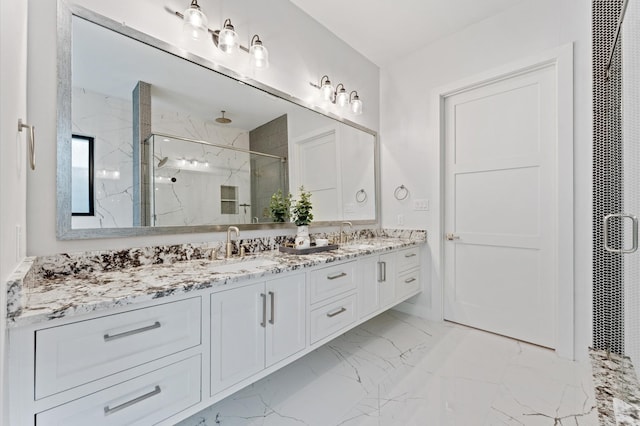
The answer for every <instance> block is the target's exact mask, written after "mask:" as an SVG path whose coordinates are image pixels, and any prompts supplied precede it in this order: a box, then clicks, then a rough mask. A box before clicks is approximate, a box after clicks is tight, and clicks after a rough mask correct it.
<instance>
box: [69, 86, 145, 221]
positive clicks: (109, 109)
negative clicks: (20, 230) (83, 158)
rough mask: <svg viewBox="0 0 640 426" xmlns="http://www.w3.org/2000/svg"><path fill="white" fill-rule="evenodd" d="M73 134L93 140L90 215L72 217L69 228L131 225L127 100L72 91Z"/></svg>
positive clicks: (77, 90) (131, 187)
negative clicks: (92, 196) (92, 211)
mask: <svg viewBox="0 0 640 426" xmlns="http://www.w3.org/2000/svg"><path fill="white" fill-rule="evenodd" d="M71 104H72V107H73V111H72V131H73V134H77V135H82V136H90V137H94V138H95V141H94V168H95V169H94V170H95V177H94V213H95V214H94V216H74V217H73V218H72V227H73V228H117V227H122V226H131V225H132V223H133V176H132V174H133V162H132V161H133V157H132V155H133V151H132V149H133V147H132V142H131V135H132V132H133V127H132V123H131V117H132V105H131V101H130V100H129V101H127V100H123V99H117V98H113V97H109V96H106V95H103V94H100V93H96V92H90V91H88V90H85V89H83V88H80V87H74V88H73V90H72V102H71Z"/></svg>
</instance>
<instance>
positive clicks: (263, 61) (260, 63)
mask: <svg viewBox="0 0 640 426" xmlns="http://www.w3.org/2000/svg"><path fill="white" fill-rule="evenodd" d="M249 55H251V64H252V65H253V66H254V67H256V68H268V67H269V51H268V50H267V48H266V47H264V46H263V45H262V43H260V42H256V43H254V44H253V45H251V47H250V48H249Z"/></svg>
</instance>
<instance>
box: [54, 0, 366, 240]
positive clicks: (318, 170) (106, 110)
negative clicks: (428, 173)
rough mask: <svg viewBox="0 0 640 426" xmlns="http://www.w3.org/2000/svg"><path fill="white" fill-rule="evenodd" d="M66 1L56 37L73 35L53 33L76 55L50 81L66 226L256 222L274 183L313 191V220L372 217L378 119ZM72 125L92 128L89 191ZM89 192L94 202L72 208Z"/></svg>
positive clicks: (101, 228) (107, 229)
mask: <svg viewBox="0 0 640 426" xmlns="http://www.w3.org/2000/svg"><path fill="white" fill-rule="evenodd" d="M72 9H73V14H72V16H71V19H70V24H69V31H70V34H69V37H64V34H62V35H61V37H60V40H62V41H61V43H64V40H66V39H70V40H72V42H70V49H69V46H66V45H62V46H59V53H60V52H62V53H60V60H61V61H64V54H65V52H68V53H66V54H67V55H69V56H70V57H69V56H68V57H69V59H70V61H69V64H70V69H69V70H68V71H65V68H64V66H61V67H60V70H61V71H60V75H61V78H62V79H64V78H65V77H64V76H65V72H66V74H68V76H69V82H68V83H69V84H68V89H65V87H66V85H64V84H63V85H62V89H61V92H59V94H58V102H59V110H60V112H59V117H58V120H59V124H58V129H59V135H58V143H59V165H60V166H59V169H58V182H59V184H58V194H59V199H60V200H61V201H60V202H59V207H58V223H59V228H58V235H59V237H60V238H63V239H70V238H95V237H101V236H113V235H144V234H148V233H154V234H157V233H162V232H164V231H163V230H166V232H190V231H193V232H195V231H205V230H215V229H226V226H229V225H252V226H256V223H257V224H259V225H263V224H267V223H269V222H272V220H271V218H270V217H269V210H268V206H269V201H270V199H271V196H272V194H274V193H275V192H277V191H278V190H282V191H283V192H285V193H286V192H292V193H293V196H294V198H295V197H296V196H297V193H296V191H295V188H299V187H300V186H302V185H304V186H305V188H307V189H308V190H310V191H311V192H312V194H313V202H314V215H315V222H316V223H318V222H320V223H331V222H337V221H341V220H355V221H362V222H363V223H365V222H366V223H375V221H376V220H377V218H376V212H377V183H376V180H377V177H376V176H377V141H376V137H375V133H373V132H371V131H368V130H366V129H363V128H360V127H358V126H355V125H353V124H352V123H346V122H344V121H341V120H337V119H335V118H333V117H330V116H327V115H325V114H321V113H319V112H317V111H313V110H311V109H309V108H308V107H306V106H302V105H301V102H300V101H297V100H295V99H293V98H290V97H288V96H286V95H283V94H281V93H279V92H277V91H275V90H273V89H270V88H268V87H266V86H261V85H258V84H257V83H251V82H249V81H248V80H243V81H241V80H237V79H235V78H233V77H232V76H230V75H233V73H231V72H229V74H230V75H225V74H223V73H221V72H219V71H220V67H217V66H215V65H214V64H211V63H209V62H207V61H206V60H204V59H202V58H196V57H193V56H189V60H187V59H185V58H184V57H181V55H182V54H184V53H183V52H182V51H179V49H176V48H175V47H173V46H170V45H167V44H165V43H163V42H160V41H158V40H155V39H152V38H151V37H149V36H147V35H144V34H141V33H138V32H136V31H135V30H132V29H129V28H127V27H124V26H122V25H120V24H118V23H115V22H113V21H111V20H109V19H107V18H104V17H102V16H100V15H96V14H94V13H93V12H90V11H87V10H85V9H83V8H80V7H77V6H74V7H72ZM59 13H62V14H64V13H65V11H64V10H62V11H60V12H59ZM67 13H71V11H70V10H68V11H67ZM61 21H64V19H62V20H61ZM60 27H61V30H60V31H64V25H61V26H60ZM139 39H141V40H144V42H141V41H139ZM62 64H63V65H64V62H62ZM59 66H60V65H59ZM214 69H215V70H216V71H214ZM222 71H224V70H222ZM256 86H259V87H256ZM274 93H275V94H274ZM276 95H277V96H276ZM69 101H70V105H71V107H70V108H69ZM65 111H67V113H66V112H65ZM65 129H68V130H65ZM66 132H68V134H66ZM71 134H78V135H87V136H90V137H91V138H93V140H94V141H95V142H94V147H93V148H94V152H93V153H94V155H93V160H94V173H93V175H94V180H93V184H92V185H90V186H91V190H92V191H93V194H92V195H88V194H80V193H79V192H76V190H75V188H76V187H80V186H82V185H84V183H81V182H80V177H77V176H76V174H77V172H78V171H77V170H75V169H73V173H72V170H70V169H71V167H69V166H68V164H69V162H68V161H67V160H66V159H65V156H67V155H68V156H69V158H70V157H71V146H70V138H71ZM323 135H324V136H323ZM327 135H329V138H330V141H327V138H326V136H327ZM82 179H84V178H82ZM83 182H84V181H83ZM65 185H69V187H72V188H74V191H73V192H71V191H70V190H69V189H68V188H66V187H65ZM358 192H360V195H359V196H358V195H357V194H358ZM65 194H69V195H68V196H67V195H65ZM362 194H366V196H365V197H363V196H362ZM80 197H85V199H83V200H82V202H81V203H80V201H81V199H80ZM87 197H89V198H91V199H92V200H93V204H94V208H93V212H92V213H91V214H86V215H83V216H76V215H75V214H74V215H72V214H71V213H72V211H73V210H74V209H75V206H76V205H79V204H83V205H85V206H86V205H87V201H86V198H87ZM72 205H73V206H74V207H73V209H72V207H71V206H72ZM316 212H317V214H316ZM272 226H283V225H281V224H274V225H272ZM152 229H153V231H152ZM118 230H122V231H118ZM145 230H146V231H145ZM74 231H78V232H74Z"/></svg>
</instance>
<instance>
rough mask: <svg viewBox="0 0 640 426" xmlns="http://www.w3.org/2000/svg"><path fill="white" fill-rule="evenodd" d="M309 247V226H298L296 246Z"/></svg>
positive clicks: (300, 247) (299, 247)
mask: <svg viewBox="0 0 640 426" xmlns="http://www.w3.org/2000/svg"><path fill="white" fill-rule="evenodd" d="M309 247H311V238H309V226H307V225H302V226H298V233H297V234H296V248H298V249H305V248H309Z"/></svg>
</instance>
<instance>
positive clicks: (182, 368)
mask: <svg viewBox="0 0 640 426" xmlns="http://www.w3.org/2000/svg"><path fill="white" fill-rule="evenodd" d="M200 364H201V361H200V355H197V356H194V357H191V358H188V359H186V360H184V361H180V362H177V363H175V364H171V365H169V366H167V367H164V368H161V369H159V370H155V371H152V372H151V373H148V374H145V375H143V376H139V377H136V378H135V379H131V380H128V381H126V382H123V383H120V384H118V385H115V386H112V387H110V388H107V389H104V390H101V391H99V392H96V393H94V394H91V395H89V396H86V397H84V398H80V399H77V400H75V401H72V402H69V403H67V404H64V405H61V406H59V407H56V408H52V409H51V410H48V411H44V412H42V413H38V414H37V415H36V424H37V425H38V426H53V425H55V426H76V425H77V426H86V425H91V426H102V425H145V426H146V425H152V424H155V423H158V422H160V421H162V420H164V419H166V418H168V417H171V416H173V415H175V414H177V413H179V412H180V411H182V410H185V409H187V408H188V407H191V406H192V405H195V404H197V403H199V402H200V386H201V383H200V368H201V366H200Z"/></svg>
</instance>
